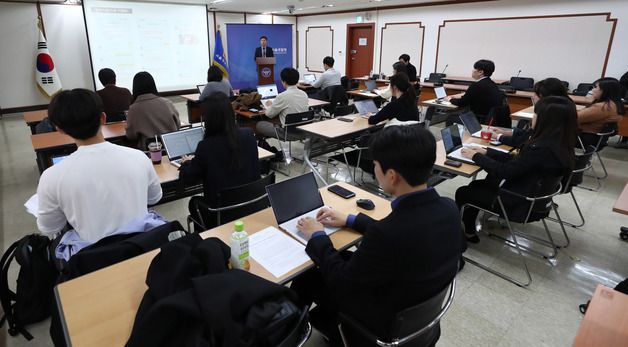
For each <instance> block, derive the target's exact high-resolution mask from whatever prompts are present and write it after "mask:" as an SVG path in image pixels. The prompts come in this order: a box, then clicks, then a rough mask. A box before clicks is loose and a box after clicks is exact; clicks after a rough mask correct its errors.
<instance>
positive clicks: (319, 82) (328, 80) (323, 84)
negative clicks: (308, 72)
mask: <svg viewBox="0 0 628 347" xmlns="http://www.w3.org/2000/svg"><path fill="white" fill-rule="evenodd" d="M340 77H341V76H340V72H338V71H336V69H334V68H333V67H330V68H329V69H327V70H325V72H323V74H322V75H320V77H319V78H317V79H316V81H314V83H312V87H314V88H320V89H325V88H327V87H329V86H339V85H340Z"/></svg>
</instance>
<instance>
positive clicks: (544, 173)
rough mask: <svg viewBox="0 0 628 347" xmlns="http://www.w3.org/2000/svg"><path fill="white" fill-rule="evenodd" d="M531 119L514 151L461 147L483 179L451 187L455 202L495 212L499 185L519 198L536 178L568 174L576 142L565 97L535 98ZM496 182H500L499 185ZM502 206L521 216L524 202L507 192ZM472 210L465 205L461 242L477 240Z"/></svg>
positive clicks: (530, 189)
mask: <svg viewBox="0 0 628 347" xmlns="http://www.w3.org/2000/svg"><path fill="white" fill-rule="evenodd" d="M534 112H535V116H534V118H532V128H533V129H534V133H533V134H532V136H531V137H530V139H529V140H528V141H527V143H526V144H525V145H524V147H523V148H522V149H521V150H520V151H519V154H517V155H515V156H511V155H510V154H509V153H504V152H500V151H496V150H493V149H490V148H489V149H482V148H479V147H470V148H463V150H462V155H463V156H464V157H466V158H469V159H472V160H473V161H474V162H475V163H476V164H477V165H478V166H480V167H481V168H482V169H484V170H485V171H486V172H487V173H488V176H487V177H486V179H482V180H475V181H473V182H471V184H469V185H468V186H465V187H460V188H458V190H457V191H456V203H457V204H458V206H459V207H462V206H463V205H464V204H466V203H471V204H473V205H476V206H479V207H482V208H486V209H492V210H494V211H500V210H499V206H497V205H496V204H495V203H496V198H497V191H498V189H499V187H500V186H501V187H503V188H504V189H507V190H510V191H512V192H515V193H519V194H521V195H524V196H530V195H532V194H533V190H534V187H535V185H536V183H537V182H538V180H539V179H540V178H543V177H559V176H564V175H568V174H569V173H570V172H571V170H572V169H573V166H574V160H575V159H574V150H573V148H574V146H575V144H576V132H577V129H578V125H577V118H578V116H577V112H576V106H575V104H574V103H573V101H571V99H569V98H567V97H563V96H550V97H546V98H543V99H541V100H539V101H538V102H537V103H536V105H535V107H534ZM502 180H505V182H504V183H502ZM502 201H503V203H504V208H505V209H506V211H507V213H508V214H509V216H510V217H511V218H512V219H519V217H521V216H523V217H525V214H526V213H527V209H528V208H529V203H528V202H527V201H525V200H523V199H520V198H516V197H514V196H512V195H504V196H502ZM477 215H478V210H477V209H474V208H468V209H465V211H464V215H463V216H462V221H463V224H464V228H465V234H466V236H467V241H468V242H472V243H477V242H479V241H480V239H479V237H478V236H477V235H476V230H475V219H476V217H477Z"/></svg>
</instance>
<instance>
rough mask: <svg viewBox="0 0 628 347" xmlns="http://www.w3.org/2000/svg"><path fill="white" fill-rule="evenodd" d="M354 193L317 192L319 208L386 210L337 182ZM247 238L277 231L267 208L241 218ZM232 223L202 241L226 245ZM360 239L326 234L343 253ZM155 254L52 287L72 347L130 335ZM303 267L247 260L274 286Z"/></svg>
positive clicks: (116, 342)
mask: <svg viewBox="0 0 628 347" xmlns="http://www.w3.org/2000/svg"><path fill="white" fill-rule="evenodd" d="M338 184H339V185H341V186H343V187H345V188H347V189H349V190H351V191H353V192H355V194H356V196H355V197H354V198H351V199H343V198H341V197H339V196H337V195H335V194H332V193H330V192H328V191H327V189H326V188H321V189H320V193H321V196H322V198H323V201H324V202H325V205H328V206H332V207H333V208H335V209H338V210H341V211H343V212H346V213H353V214H357V213H358V212H362V213H364V214H367V215H369V216H371V217H373V218H375V219H381V218H383V217H385V216H386V215H388V214H389V213H390V211H391V208H390V202H389V201H387V200H385V199H383V198H381V197H379V196H376V195H374V194H371V193H368V192H366V191H364V190H362V189H359V188H356V187H354V186H351V185H348V184H346V183H341V182H339V183H338ZM357 199H371V200H372V201H373V202H374V203H375V206H376V208H375V209H374V210H372V211H366V210H363V209H360V208H358V207H357V206H356V203H355V202H356V200H357ZM242 220H243V221H244V225H245V229H246V231H247V232H248V233H249V234H254V233H255V232H257V231H259V230H262V229H264V228H266V227H268V226H274V227H277V222H276V220H275V217H274V215H273V213H272V210H271V209H270V208H267V209H265V210H262V211H260V212H257V213H254V214H252V215H250V216H247V217H244V218H242ZM232 232H233V225H232V223H227V224H225V225H222V226H220V227H217V228H214V229H212V230H209V231H206V232H204V233H202V234H201V236H202V237H203V238H208V237H212V236H215V237H218V238H220V239H221V240H223V241H224V242H225V243H227V244H229V239H230V236H231V233H232ZM360 238H361V235H360V234H358V233H357V232H355V231H352V230H350V229H346V228H345V229H342V230H339V231H337V232H335V233H333V234H332V235H331V240H332V242H333V244H334V246H335V247H336V248H338V249H345V248H348V247H350V246H351V245H353V244H355V243H356V242H357V241H358V240H360ZM158 253H159V250H154V251H151V252H148V253H145V254H143V255H140V256H137V257H135V258H131V259H129V260H126V261H123V262H121V263H118V264H115V265H113V266H110V267H107V268H104V269H101V270H99V271H96V272H93V273H91V274H87V275H85V276H82V277H79V278H76V279H74V280H71V281H68V282H65V283H61V284H59V285H58V286H57V287H55V296H56V300H57V303H58V304H59V307H60V310H61V312H60V315H61V317H62V323H63V324H62V325H63V327H64V330H65V333H66V336H67V337H69V340H70V342H71V345H72V346H74V347H81V346H89V347H97V346H107V347H109V346H122V345H124V344H125V342H126V341H127V339H128V338H129V336H130V334H131V329H132V327H133V321H134V319H135V313H136V312H137V308H138V307H139V304H140V301H141V299H142V297H143V295H144V292H145V291H146V289H147V287H146V284H145V280H146V272H147V269H148V267H149V265H150V262H151V261H152V260H153V258H154V257H155V255H157V254H158ZM313 266H314V265H313V263H312V262H311V261H308V262H307V263H305V264H303V265H301V266H299V267H297V268H295V269H293V270H292V271H290V272H289V273H288V274H286V275H284V276H282V277H281V278H277V277H274V276H273V275H272V274H271V273H270V272H268V271H267V270H266V269H264V268H263V267H261V266H260V265H259V263H257V262H256V261H255V259H251V270H250V272H251V273H253V274H255V275H258V276H260V277H262V278H265V279H267V280H270V281H272V282H275V283H282V284H283V283H287V282H289V281H290V280H292V279H293V278H294V277H296V276H297V275H298V274H300V273H302V272H303V271H305V270H307V269H309V268H311V267H313Z"/></svg>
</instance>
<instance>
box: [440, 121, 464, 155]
mask: <svg viewBox="0 0 628 347" xmlns="http://www.w3.org/2000/svg"><path fill="white" fill-rule="evenodd" d="M440 134H441V136H442V138H443V144H444V145H445V152H447V154H449V153H451V152H453V151H455V150H456V149H457V148H458V147H460V146H462V138H461V137H460V131H459V129H458V126H457V125H456V124H454V125H451V126H448V127H446V128H443V129H441V131H440Z"/></svg>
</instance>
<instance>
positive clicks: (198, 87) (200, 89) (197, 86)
mask: <svg viewBox="0 0 628 347" xmlns="http://www.w3.org/2000/svg"><path fill="white" fill-rule="evenodd" d="M196 89H198V93H199V94H203V89H205V85H204V84H197V85H196Z"/></svg>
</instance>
